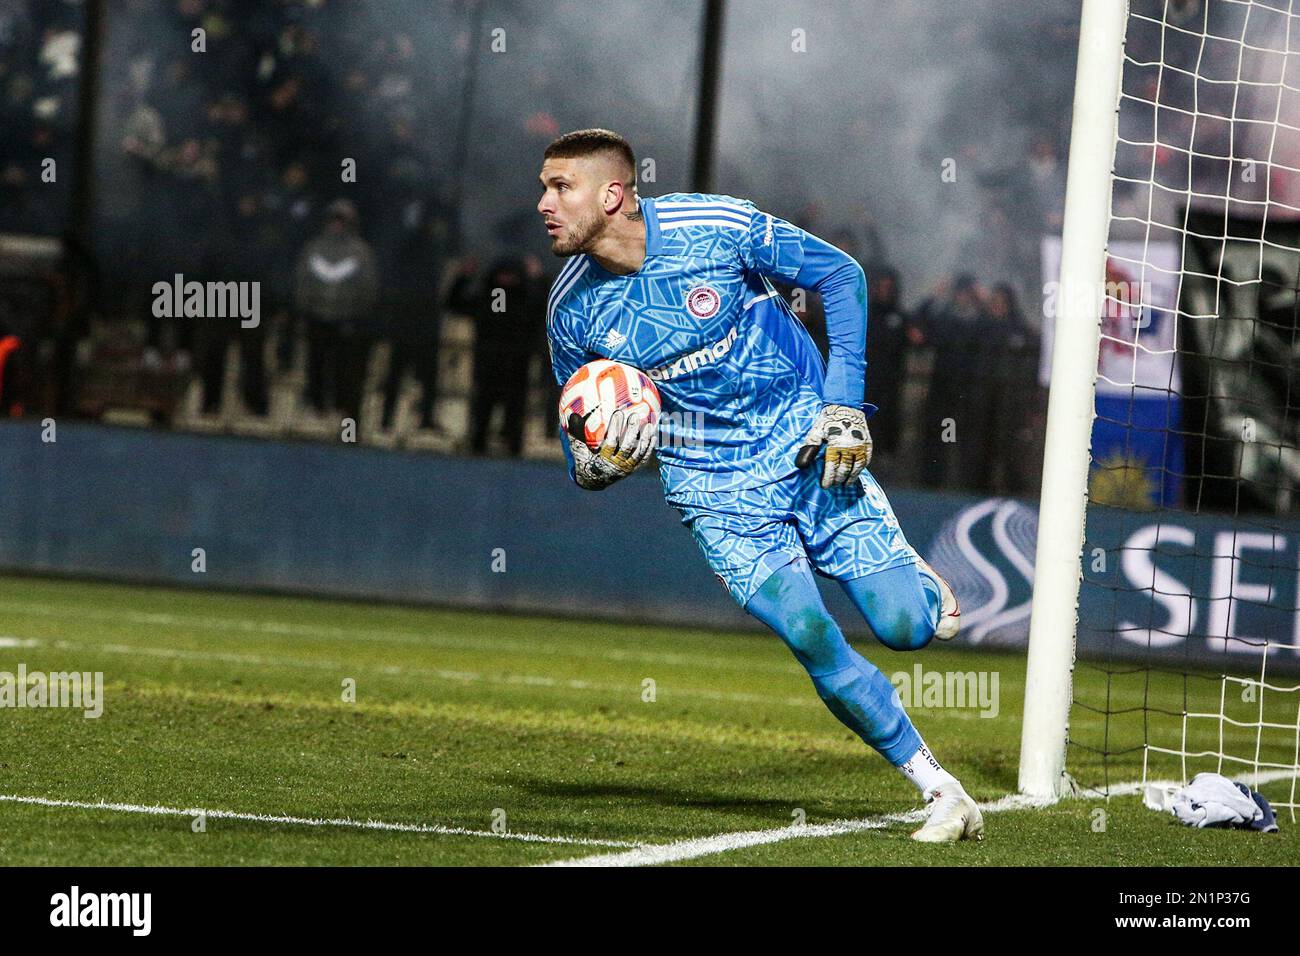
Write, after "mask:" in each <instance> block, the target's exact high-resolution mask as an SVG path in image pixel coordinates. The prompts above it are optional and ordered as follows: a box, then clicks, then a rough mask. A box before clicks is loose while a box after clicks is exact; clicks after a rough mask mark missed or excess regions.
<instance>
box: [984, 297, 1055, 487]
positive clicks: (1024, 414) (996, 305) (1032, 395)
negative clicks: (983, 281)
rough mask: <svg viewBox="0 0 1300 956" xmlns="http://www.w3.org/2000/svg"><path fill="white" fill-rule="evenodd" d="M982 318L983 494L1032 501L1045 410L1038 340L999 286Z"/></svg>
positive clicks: (1038, 472) (1038, 477)
mask: <svg viewBox="0 0 1300 956" xmlns="http://www.w3.org/2000/svg"><path fill="white" fill-rule="evenodd" d="M986 312H987V314H988V321H989V334H988V335H987V336H986V337H985V343H986V345H985V356H986V361H985V363H984V367H985V370H986V372H985V374H986V375H988V376H989V378H990V380H991V381H990V382H989V391H990V395H991V401H990V405H989V411H988V416H987V421H988V427H987V429H986V431H985V433H984V435H985V444H986V453H985V454H986V456H987V457H988V459H989V460H991V461H992V462H993V463H994V467H992V468H990V469H988V484H987V485H986V486H985V487H986V490H988V491H991V492H993V493H996V494H1010V495H1018V494H1023V495H1035V494H1037V493H1038V485H1039V482H1040V480H1041V472H1042V460H1043V456H1042V452H1041V436H1042V433H1043V424H1044V423H1043V417H1044V413H1045V410H1046V401H1045V398H1046V396H1045V394H1044V390H1043V389H1042V387H1041V386H1039V384H1038V358H1039V336H1038V333H1037V332H1036V331H1035V330H1034V329H1033V327H1032V326H1030V324H1029V322H1028V321H1027V320H1026V318H1025V315H1024V313H1023V312H1022V311H1021V310H1020V305H1019V303H1018V301H1017V299H1016V293H1015V289H1014V287H1013V286H1012V285H1011V284H1010V283H1008V282H999V283H998V284H996V285H995V286H993V289H992V290H991V291H990V292H989V295H988V298H987V303H986Z"/></svg>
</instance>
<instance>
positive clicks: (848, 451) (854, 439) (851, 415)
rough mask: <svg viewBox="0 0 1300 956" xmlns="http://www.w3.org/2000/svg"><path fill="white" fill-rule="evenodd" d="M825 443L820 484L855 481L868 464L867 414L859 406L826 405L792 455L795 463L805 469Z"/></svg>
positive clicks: (869, 442) (869, 460)
mask: <svg viewBox="0 0 1300 956" xmlns="http://www.w3.org/2000/svg"><path fill="white" fill-rule="evenodd" d="M823 444H824V445H825V446H826V464H825V466H824V468H823V469H822V487H823V488H831V487H834V486H836V485H849V484H852V483H853V482H855V481H857V479H858V476H859V475H860V474H862V470H863V469H864V468H866V467H867V465H869V464H870V463H871V432H870V431H868V430H867V416H866V414H865V413H864V412H863V411H862V409H860V408H851V407H849V406H848V405H827V406H826V407H825V408H823V409H822V410H821V413H820V414H819V415H818V416H817V421H815V422H813V427H812V428H810V429H808V434H807V435H805V436H804V439H803V447H802V448H800V449H799V455H798V457H797V458H795V465H796V467H799V468H807V467H808V466H809V465H811V464H812V463H813V460H814V459H815V458H816V457H817V451H818V449H819V448H821V446H822V445H823Z"/></svg>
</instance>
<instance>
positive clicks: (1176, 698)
mask: <svg viewBox="0 0 1300 956" xmlns="http://www.w3.org/2000/svg"><path fill="white" fill-rule="evenodd" d="M0 607H2V608H3V609H4V610H3V617H2V618H0V636H2V637H3V639H0V671H10V672H15V671H16V670H17V667H18V664H19V663H20V662H21V663H23V664H25V665H26V667H27V669H28V671H45V672H50V671H68V670H77V671H102V672H103V674H104V681H105V698H106V700H105V705H104V713H103V716H102V717H100V718H99V719H86V718H85V717H83V716H82V714H81V712H80V711H74V710H68V709H26V708H23V709H4V710H0V722H3V730H4V735H5V742H6V745H5V747H4V748H3V749H2V750H0V793H4V794H15V795H21V796H33V797H43V798H49V799H57V800H69V801H79V802H98V801H105V802H110V803H130V804H141V805H149V806H166V807H176V808H207V809H219V810H227V811H236V812H240V813H250V814H251V813H256V814H279V815H291V816H297V817H309V818H331V819H332V818H345V817H346V818H351V819H354V820H371V819H373V820H381V821H387V822H392V823H407V824H437V825H441V826H445V827H459V828H465V829H468V830H475V831H490V830H492V827H493V820H494V813H495V814H497V815H498V816H499V815H500V814H501V813H502V812H504V816H505V824H506V827H507V829H508V830H509V831H510V832H511V833H515V834H523V833H529V834H539V835H546V836H553V837H565V838H573V839H590V840H601V841H625V842H632V843H665V842H671V841H676V840H682V839H687V838H694V837H703V836H712V835H716V834H720V833H727V832H732V831H745V830H755V829H772V828H778V827H785V826H788V825H789V824H790V823H791V822H792V820H793V819H794V815H795V814H796V813H798V812H801V813H802V815H803V817H804V818H806V820H807V822H808V823H822V822H830V821H835V820H843V819H856V818H863V817H874V816H879V815H882V814H891V813H898V812H903V811H907V810H910V809H913V808H914V807H915V806H916V805H917V797H916V794H915V791H914V790H913V789H912V788H911V787H910V785H908V784H907V783H906V782H905V781H904V780H903V779H902V778H901V777H900V776H899V775H898V773H897V772H896V771H894V770H893V769H892V768H890V767H889V766H888V765H886V763H885V762H884V761H883V760H882V759H881V758H880V757H879V756H877V755H875V754H874V753H871V752H870V751H868V750H867V749H866V748H865V747H864V746H863V745H862V744H861V742H860V741H858V740H857V739H856V738H855V737H853V736H852V735H850V734H849V732H848V731H847V730H846V729H845V728H843V727H842V726H841V725H840V724H839V723H837V722H836V721H835V720H834V718H832V717H831V716H830V714H829V713H828V712H827V711H826V710H825V708H824V707H823V706H822V704H821V702H820V701H819V700H818V699H817V698H816V695H815V694H814V692H813V690H812V687H811V685H810V684H809V682H808V679H807V677H806V676H805V675H804V674H803V672H802V670H801V669H800V668H799V667H798V665H797V664H796V663H795V662H794V661H793V658H791V657H790V656H789V653H788V652H787V651H786V650H785V648H784V647H782V646H781V644H780V642H779V641H778V640H777V639H776V638H775V637H773V636H765V635H758V634H752V635H751V634H727V633H717V632H709V631H689V630H684V629H675V628H662V627H650V626H645V627H638V626H629V625H625V624H607V623H596V622H591V621H583V622H578V621H560V620H554V619H545V618H529V617H518V616H498V615H490V614H475V613H463V612H452V611H442V610H429V609H415V608H405V607H393V606H385V605H366V604H359V603H343V602H335V601H316V600H307V599H297V598H284V597H266V596H246V595H231V594H226V593H205V592H201V591H197V590H167V589H157V588H138V587H127V586H116V585H108V584H87V583H74V582H67V581H53V580H43V579H34V578H17V577H15V578H0ZM862 650H863V652H864V653H866V654H867V656H868V657H869V658H871V659H872V660H873V661H874V662H875V663H876V664H877V665H878V666H879V667H880V668H881V669H882V670H884V671H885V673H886V674H893V673H895V672H898V671H906V672H908V673H911V672H912V668H913V665H914V664H916V663H917V662H920V663H921V664H923V665H924V668H925V670H926V671H984V672H989V673H993V672H996V673H997V675H998V678H999V688H998V689H999V692H1000V696H999V700H998V705H999V710H998V715H997V716H996V717H992V718H984V717H980V716H979V712H978V709H975V708H969V707H968V708H964V709H957V708H952V707H949V708H926V707H914V708H912V715H913V718H914V720H915V722H916V724H917V726H918V728H919V729H920V730H921V732H922V734H923V735H924V736H925V737H926V739H927V741H928V742H929V743H930V744H931V746H932V747H933V749H934V750H935V751H936V753H937V754H938V756H939V757H940V759H941V760H942V761H943V762H944V763H945V765H947V766H948V767H949V768H951V769H953V770H954V771H955V772H957V773H958V774H959V776H960V777H961V778H962V780H963V782H964V783H965V785H966V787H967V789H968V790H969V791H970V792H971V794H972V795H973V796H974V797H975V798H976V799H978V800H990V799H995V798H997V797H1000V796H1002V795H1004V794H1006V793H1008V792H1010V791H1012V790H1014V789H1015V785H1016V761H1017V757H1018V749H1019V735H1020V709H1021V700H1022V694H1023V687H1024V660H1023V657H1022V656H1020V655H1015V654H995V653H983V652H980V653H976V652H971V651H960V650H953V649H949V648H942V647H935V646H933V645H932V646H931V647H929V648H927V649H925V650H924V651H922V652H920V653H919V654H913V655H904V654H898V653H893V652H889V651H886V650H884V649H883V648H881V647H879V646H876V645H871V646H865V645H864V646H863V647H862ZM347 679H351V680H354V681H355V682H356V685H355V686H356V700H355V702H346V701H344V700H343V699H342V695H343V686H344V681H345V680H347ZM647 680H652V681H653V682H654V700H653V701H648V700H645V699H643V698H644V697H645V696H647V694H646V690H645V687H646V685H645V683H644V682H645V681H647ZM1130 680H1132V677H1131V676H1126V677H1123V678H1115V679H1114V680H1112V686H1111V690H1112V698H1113V699H1112V709H1115V703H1116V701H1115V699H1114V698H1115V696H1116V695H1118V694H1119V693H1120V692H1121V690H1122V691H1123V693H1125V694H1128V693H1130V692H1134V693H1136V691H1133V689H1132V688H1128V687H1123V688H1121V686H1120V684H1121V682H1126V681H1130ZM1076 682H1077V683H1078V684H1079V692H1080V695H1081V697H1082V696H1085V695H1091V697H1092V698H1093V699H1096V700H1104V699H1105V692H1106V689H1107V687H1106V678H1105V675H1104V674H1102V673H1101V672H1099V671H1097V670H1095V669H1090V668H1083V669H1080V671H1079V673H1078V676H1077V678H1076ZM1196 686H1199V684H1197V685H1196ZM1207 686H1208V684H1207ZM1184 687H1185V682H1184V681H1183V680H1182V679H1181V678H1178V677H1176V676H1170V675H1159V674H1157V675H1143V681H1142V683H1141V687H1140V692H1141V694H1142V695H1144V697H1145V699H1146V700H1148V701H1149V702H1150V703H1152V704H1159V705H1167V706H1169V707H1171V708H1173V709H1178V710H1180V709H1181V706H1182V700H1183V694H1184ZM1217 688H1218V684H1217V682H1215V683H1214V684H1213V694H1212V696H1213V700H1214V704H1215V706H1217V699H1218V697H1217V695H1218V689H1217ZM1292 696H1294V695H1292ZM1286 703H1288V705H1289V706H1291V710H1292V713H1291V719H1292V720H1294V703H1293V701H1290V702H1286ZM1073 721H1074V728H1073V733H1074V735H1075V738H1076V739H1079V740H1083V741H1085V742H1091V743H1099V742H1101V741H1104V740H1105V739H1106V738H1105V737H1104V736H1103V732H1104V730H1105V727H1104V726H1103V724H1102V721H1101V718H1100V717H1098V716H1096V715H1093V714H1090V713H1087V712H1083V711H1080V710H1078V709H1076V711H1075V714H1074V717H1073ZM1179 723H1181V721H1179ZM1134 726H1136V724H1135V719H1134V718H1133V717H1132V716H1128V717H1124V718H1116V719H1115V720H1113V721H1112V722H1111V725H1110V731H1111V738H1110V740H1111V743H1112V744H1113V745H1116V746H1118V745H1122V744H1125V743H1126V742H1128V741H1129V738H1130V737H1131V736H1132V734H1133V733H1134V730H1133V727H1134ZM1162 732H1163V731H1162ZM1213 732H1214V736H1215V739H1216V740H1217V733H1218V727H1217V724H1216V726H1215V727H1214V729H1213ZM1176 739H1177V738H1176V736H1175V737H1174V738H1171V741H1172V740H1176ZM1254 739H1255V737H1254V731H1252V730H1249V729H1247V728H1238V729H1235V730H1234V729H1233V728H1231V727H1229V728H1228V744H1229V749H1233V750H1234V751H1235V752H1241V753H1248V752H1249V753H1253V749H1254ZM1268 743H1269V746H1268V747H1267V748H1266V751H1265V752H1266V756H1267V755H1268V754H1270V753H1273V752H1274V751H1276V752H1278V753H1281V752H1282V751H1286V752H1287V753H1288V754H1289V753H1290V750H1289V748H1290V747H1293V746H1294V740H1293V735H1292V738H1289V739H1287V740H1285V741H1279V742H1277V743H1276V746H1274V742H1273V741H1272V740H1271V739H1270V741H1269V742H1268ZM1076 756H1077V759H1076ZM1071 759H1072V761H1073V762H1072V769H1073V770H1074V771H1075V772H1076V773H1077V774H1078V775H1079V776H1080V777H1081V778H1083V779H1100V775H1101V770H1100V765H1099V763H1098V762H1097V760H1096V759H1095V758H1093V757H1090V756H1089V755H1088V753H1087V752H1086V751H1080V752H1079V753H1078V754H1077V755H1076V754H1072V755H1071ZM1287 759H1289V758H1287ZM1195 769H1212V767H1206V766H1197V767H1196V768H1195ZM1139 774H1140V765H1139V764H1136V763H1132V764H1130V765H1129V766H1127V767H1123V768H1112V769H1111V775H1112V776H1111V779H1112V780H1116V781H1117V780H1119V779H1134V778H1136V776H1138V775H1139ZM1288 787H1289V783H1280V784H1273V785H1269V786H1266V787H1265V788H1264V790H1265V793H1266V794H1268V795H1270V796H1272V797H1274V798H1278V797H1283V796H1284V795H1285V793H1286V792H1287V789H1288ZM1097 808H1104V810H1105V813H1106V815H1107V816H1106V821H1105V822H1106V826H1105V830H1104V832H1096V831H1095V830H1094V823H1095V820H1096V819H1097V818H1096V816H1095V813H1094V811H1095V810H1096V809H1097ZM1282 823H1283V832H1282V834H1280V835H1277V836H1260V835H1257V834H1251V833H1232V832H1208V831H1192V830H1187V829H1185V828H1182V827H1180V826H1178V825H1177V824H1176V823H1175V822H1174V821H1173V820H1172V819H1170V818H1165V817H1161V816H1159V815H1157V814H1155V813H1153V812H1151V811H1148V810H1145V809H1143V808H1142V807H1141V806H1140V805H1139V804H1138V802H1137V801H1136V800H1135V799H1133V798H1125V799H1118V798H1117V799H1114V800H1112V801H1110V802H1109V804H1107V803H1106V802H1105V801H1103V800H1101V799H1100V798H1098V799H1081V800H1072V801H1065V802H1062V803H1061V804H1058V805H1057V806H1055V807H1053V808H1050V809H1046V810H1017V811H1013V812H1004V813H999V814H995V815H990V816H989V817H988V819H987V826H988V838H987V839H986V840H985V841H984V842H983V843H982V844H978V845H958V846H949V847H933V846H922V845H918V844H915V843H914V842H912V841H911V840H909V839H908V833H909V832H910V830H911V829H913V826H912V825H908V824H891V825H888V826H885V827H883V828H880V829H874V830H869V831H864V832H858V833H853V834H847V835H841V836H831V837H808V838H801V839H791V840H786V841H783V842H779V843H772V844H768V845H764V846H758V847H752V848H748V849H742V850H734V851H730V852H726V853H721V854H717V855H712V856H704V857H701V858H699V859H695V860H691V861H688V862H691V863H698V864H705V865H736V864H746V865H755V864H801V865H876V864H926V863H945V864H971V865H990V864H992V865H997V864H1083V865H1086V864H1097V865H1143V864H1149V865H1169V866H1183V865H1207V864H1230V865H1231V864H1240V865H1252V866H1259V865H1270V864H1274V865H1284V864H1291V863H1293V862H1294V860H1295V859H1296V858H1297V857H1298V856H1300V852H1298V851H1300V843H1298V841H1297V839H1296V836H1295V828H1294V827H1293V826H1291V825H1290V821H1289V818H1287V817H1283V819H1282ZM597 852H616V850H615V849H605V848H602V847H589V846H579V845H570V844H556V843H533V842H522V841H518V840H505V839H500V838H497V837H494V836H464V835H449V834H434V833H406V832H379V831H373V830H361V829H354V828H345V827H332V826H331V827H321V826H305V825H301V824H280V823H266V822H253V821H240V820H225V819H215V818H209V819H208V820H207V821H206V830H205V831H204V832H200V833H196V832H193V830H192V828H191V820H190V818H189V817H186V816H148V815H141V814H135V813H125V812H118V811H110V810H103V809H81V808H68V807H45V806H34V805H24V804H16V803H12V802H0V865H23V864H40V865H46V864H50V865H53V864H57V865H145V864H159V865H162V864H181V865H190V864H194V865H224V864H245V865H259V864H368V865H385V864H403V865H421V864H485V865H518V864H531V863H542V862H546V861H550V860H562V859H570V858H574V857H580V856H584V855H588V854H592V853H597Z"/></svg>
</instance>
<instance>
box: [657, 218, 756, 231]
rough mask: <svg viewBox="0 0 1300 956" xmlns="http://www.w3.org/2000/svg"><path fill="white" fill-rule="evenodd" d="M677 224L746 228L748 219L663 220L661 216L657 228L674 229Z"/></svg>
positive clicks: (663, 229)
mask: <svg viewBox="0 0 1300 956" xmlns="http://www.w3.org/2000/svg"><path fill="white" fill-rule="evenodd" d="M678 226H719V227H721V228H723V229H748V228H749V221H748V220H746V221H745V222H737V221H736V220H734V219H722V218H717V219H699V218H697V219H673V220H669V221H668V222H665V221H664V220H663V218H662V217H661V218H660V220H659V230H660V231H661V232H663V231H666V230H669V229H676V228H677V227H678Z"/></svg>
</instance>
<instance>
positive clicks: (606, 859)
mask: <svg viewBox="0 0 1300 956" xmlns="http://www.w3.org/2000/svg"><path fill="white" fill-rule="evenodd" d="M1291 774H1292V771H1290V770H1270V771H1267V772H1263V773H1260V774H1257V775H1256V774H1243V775H1242V779H1250V780H1252V782H1253V783H1255V784H1256V785H1259V784H1262V783H1268V782H1269V781H1271V780H1280V779H1283V778H1285V777H1289V776H1291ZM1146 785H1148V786H1179V784H1176V783H1175V782H1174V781H1155V780H1151V781H1147V784H1146ZM1143 786H1144V785H1143V783H1142V782H1141V781H1133V782H1131V783H1124V784H1118V785H1117V786H1114V787H1111V793H1112V794H1115V795H1129V794H1138V793H1141V791H1142V787H1143ZM1050 804H1051V801H1046V800H1040V799H1037V798H1035V797H1027V796H1025V795H1023V794H1019V793H1010V794H1007V795H1006V796H1004V797H999V798H998V799H997V800H991V801H989V802H988V803H981V804H979V808H980V812H981V813H1003V812H1005V811H1007V810H1027V809H1031V808H1034V807H1043V806H1048V805H1050ZM925 816H926V810H925V809H924V808H918V809H916V810H908V811H906V812H903V813H886V814H882V815H881V816H877V817H867V818H866V819H862V820H836V821H834V822H832V823H804V824H791V825H790V826H785V827H779V828H776V829H771V830H745V831H743V832H737V833H719V834H717V835H716V836H707V837H695V838H693V839H688V840H678V841H676V842H675V843H659V844H654V843H646V844H642V845H640V846H637V847H634V848H632V849H629V850H625V851H623V852H620V853H597V854H593V855H591V856H582V857H576V858H574V859H569V860H554V861H551V862H548V863H539V864H537V865H538V866H659V865H661V864H664V863H677V862H679V861H681V860H695V859H699V858H700V857H704V856H715V855H717V854H719V853H729V852H731V851H732V850H743V849H745V848H747V847H751V846H767V845H769V844H772V843H782V842H784V841H786V840H801V839H810V838H812V839H817V838H821V837H835V836H843V835H844V834H848V833H861V832H863V831H865V830H882V829H884V828H885V827H886V826H888V825H889V824H891V823H919V822H921V821H922V820H924V819H925Z"/></svg>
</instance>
